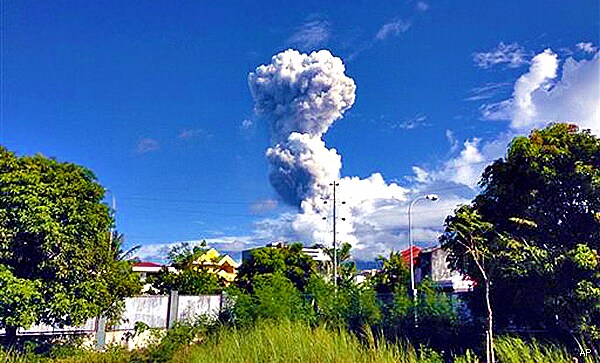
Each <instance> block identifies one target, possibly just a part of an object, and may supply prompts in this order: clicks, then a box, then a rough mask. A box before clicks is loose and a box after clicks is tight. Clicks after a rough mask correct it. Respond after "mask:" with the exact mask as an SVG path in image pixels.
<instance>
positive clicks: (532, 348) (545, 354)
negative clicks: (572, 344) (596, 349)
mask: <svg viewBox="0 0 600 363" xmlns="http://www.w3.org/2000/svg"><path fill="white" fill-rule="evenodd" d="M495 346H496V358H497V359H498V361H500V362H502V363H528V362H536V363H555V362H556V363H559V362H573V356H572V355H569V353H568V352H567V350H566V349H565V348H562V347H558V346H556V345H553V344H541V343H539V342H538V341H536V340H535V339H534V340H532V341H530V342H525V341H523V340H522V339H520V338H516V337H509V336H504V337H501V338H499V339H498V340H496V342H495ZM578 359H579V360H578V362H586V363H587V362H589V363H592V362H593V359H592V357H591V356H589V357H587V358H585V359H584V358H583V357H578Z"/></svg>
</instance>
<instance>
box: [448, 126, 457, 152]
mask: <svg viewBox="0 0 600 363" xmlns="http://www.w3.org/2000/svg"><path fill="white" fill-rule="evenodd" d="M446 140H448V143H449V144H450V153H454V152H455V151H457V150H458V148H459V146H460V145H459V142H458V139H456V137H455V136H454V132H452V130H446Z"/></svg>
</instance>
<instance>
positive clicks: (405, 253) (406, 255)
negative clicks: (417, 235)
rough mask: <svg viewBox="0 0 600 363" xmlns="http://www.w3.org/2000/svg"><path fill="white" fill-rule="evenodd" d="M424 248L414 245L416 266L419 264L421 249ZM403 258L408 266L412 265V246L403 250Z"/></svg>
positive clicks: (414, 262) (414, 263)
mask: <svg viewBox="0 0 600 363" xmlns="http://www.w3.org/2000/svg"><path fill="white" fill-rule="evenodd" d="M422 250H423V249H422V248H420V247H417V246H413V247H412V252H413V265H414V266H418V265H419V255H420V254H421V251H422ZM402 259H403V260H404V262H406V264H407V265H408V266H410V248H407V249H405V250H404V251H402Z"/></svg>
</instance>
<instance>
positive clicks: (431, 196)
mask: <svg viewBox="0 0 600 363" xmlns="http://www.w3.org/2000/svg"><path fill="white" fill-rule="evenodd" d="M422 199H426V200H430V201H432V202H435V201H436V200H438V199H439V197H438V195H437V194H427V195H421V196H419V197H417V198H415V199H413V200H412V201H411V202H410V204H409V205H408V249H409V252H410V289H411V292H412V296H413V303H414V315H415V328H416V327H418V326H419V325H418V320H417V319H418V317H417V288H416V287H415V267H414V263H415V261H414V256H413V241H412V221H411V212H412V207H413V205H415V203H416V202H418V201H419V200H422Z"/></svg>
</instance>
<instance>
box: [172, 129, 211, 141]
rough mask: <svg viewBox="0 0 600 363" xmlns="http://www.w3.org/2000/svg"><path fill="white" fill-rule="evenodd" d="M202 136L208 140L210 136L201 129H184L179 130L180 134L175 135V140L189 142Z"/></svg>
mask: <svg viewBox="0 0 600 363" xmlns="http://www.w3.org/2000/svg"><path fill="white" fill-rule="evenodd" d="M202 136H203V137H207V138H209V137H211V136H212V135H211V134H210V133H208V132H206V131H205V130H203V129H185V130H181V132H180V133H179V134H178V135H177V138H178V139H182V140H189V139H195V138H198V137H202Z"/></svg>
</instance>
